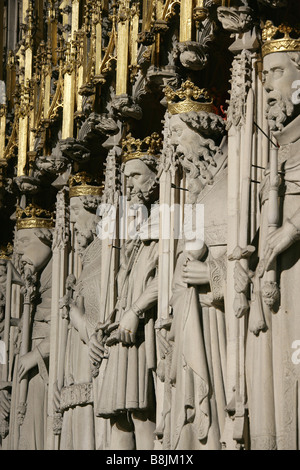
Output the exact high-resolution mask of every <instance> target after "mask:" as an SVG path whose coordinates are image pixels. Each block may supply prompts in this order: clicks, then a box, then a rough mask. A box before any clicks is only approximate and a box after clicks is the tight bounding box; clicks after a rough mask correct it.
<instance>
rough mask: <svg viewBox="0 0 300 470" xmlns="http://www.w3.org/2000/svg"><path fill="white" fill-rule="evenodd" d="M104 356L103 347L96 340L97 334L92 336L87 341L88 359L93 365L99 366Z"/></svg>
mask: <svg viewBox="0 0 300 470" xmlns="http://www.w3.org/2000/svg"><path fill="white" fill-rule="evenodd" d="M104 355H105V347H104V346H103V344H102V343H101V342H100V341H99V340H98V334H97V332H96V333H94V334H92V336H91V337H90V340H89V358H90V361H91V362H92V364H93V365H95V363H98V364H101V362H102V359H103V357H104Z"/></svg>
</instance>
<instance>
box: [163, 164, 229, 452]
mask: <svg viewBox="0 0 300 470" xmlns="http://www.w3.org/2000/svg"><path fill="white" fill-rule="evenodd" d="M224 165H225V163H224V164H223V165H221V168H220V170H219V172H218V174H216V175H215V178H214V183H213V184H212V185H209V186H206V187H205V188H204V189H203V190H202V191H201V193H200V196H199V198H198V200H197V202H198V203H200V204H204V220H205V225H204V241H205V244H206V245H207V247H208V252H207V255H206V256H205V258H204V259H201V260H200V261H205V262H207V263H208V266H209V269H210V284H207V285H200V286H191V285H187V284H186V283H185V282H184V280H183V278H182V269H183V264H184V262H185V260H186V257H187V253H186V252H185V251H184V250H183V251H181V252H179V253H178V258H177V263H176V269H175V273H174V278H173V289H172V291H173V295H172V299H171V305H172V307H173V317H174V318H173V322H172V327H171V332H170V340H171V344H172V343H173V345H172V358H171V369H170V375H169V381H170V383H171V384H172V385H173V389H172V391H171V400H170V402H169V406H170V413H169V417H168V413H166V410H165V413H166V415H165V416H166V418H165V419H166V422H165V435H164V436H163V441H164V447H165V448H166V447H167V446H168V445H169V448H170V449H176V450H184V449H198V450H200V449H208V450H217V449H220V448H221V443H220V437H221V434H222V431H223V428H224V423H225V407H226V398H225V387H226V328H225V314H224V291H225V281H226V251H227V248H226V244H227V226H226V219H225V217H226V204H227V171H226V169H225V168H224ZM225 166H226V165H225ZM168 420H169V423H168V422H167V421H168ZM168 434H170V435H169V436H168ZM167 442H169V444H168V445H166V443H167Z"/></svg>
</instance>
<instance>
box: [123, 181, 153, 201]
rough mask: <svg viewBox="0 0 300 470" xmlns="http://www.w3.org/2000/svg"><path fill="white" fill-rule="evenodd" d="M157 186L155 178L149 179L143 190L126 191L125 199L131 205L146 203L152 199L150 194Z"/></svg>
mask: <svg viewBox="0 0 300 470" xmlns="http://www.w3.org/2000/svg"><path fill="white" fill-rule="evenodd" d="M156 186H157V182H156V181H155V180H153V181H151V182H150V184H149V187H148V189H147V190H145V191H141V190H140V191H135V192H132V191H130V190H128V191H127V200H128V201H129V202H130V205H131V206H134V205H141V204H143V205H147V204H149V202H151V200H152V195H153V193H154V191H155V188H156Z"/></svg>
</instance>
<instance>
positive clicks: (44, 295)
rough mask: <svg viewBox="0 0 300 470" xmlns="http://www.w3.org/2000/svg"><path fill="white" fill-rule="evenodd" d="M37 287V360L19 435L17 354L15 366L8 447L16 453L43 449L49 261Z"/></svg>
mask: <svg viewBox="0 0 300 470" xmlns="http://www.w3.org/2000/svg"><path fill="white" fill-rule="evenodd" d="M39 284H40V285H39V295H40V300H39V302H38V304H37V306H36V308H35V310H34V311H33V315H32V325H31V350H33V349H35V348H37V351H38V354H39V360H38V365H37V367H34V368H33V369H31V370H30V371H29V372H28V392H27V400H26V413H25V417H24V421H23V424H22V425H21V426H20V429H19V431H18V424H17V408H18V402H19V390H20V388H19V383H18V377H17V371H18V362H19V355H18V354H17V356H16V361H15V365H14V375H13V388H12V390H13V392H12V400H11V415H10V432H9V438H8V447H9V449H15V450H16V449H19V450H44V449H45V446H46V430H47V399H48V372H49V355H50V318H51V292H52V261H49V263H48V264H47V266H46V267H45V269H44V270H43V272H42V274H41V277H40V283H39ZM42 343H43V347H42V348H41V344H42ZM39 348H41V349H39Z"/></svg>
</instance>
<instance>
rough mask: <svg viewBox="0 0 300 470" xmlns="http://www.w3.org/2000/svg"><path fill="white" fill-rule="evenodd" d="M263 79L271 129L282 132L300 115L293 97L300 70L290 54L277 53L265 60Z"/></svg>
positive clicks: (299, 78) (299, 77)
mask: <svg viewBox="0 0 300 470" xmlns="http://www.w3.org/2000/svg"><path fill="white" fill-rule="evenodd" d="M263 77H264V87H265V90H266V92H267V110H266V112H267V118H268V121H269V125H270V129H271V130H272V131H275V132H276V131H282V129H283V128H284V127H285V126H286V125H287V124H289V122H291V121H292V120H293V119H294V118H295V117H296V116H297V114H299V106H296V105H294V104H293V102H292V95H293V93H294V92H295V82H296V81H297V80H300V70H298V69H297V67H296V65H295V64H294V63H293V62H292V60H291V58H290V56H289V55H288V53H286V52H276V53H273V54H269V55H267V56H266V57H265V58H264V71H263ZM293 86H294V87H293Z"/></svg>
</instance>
